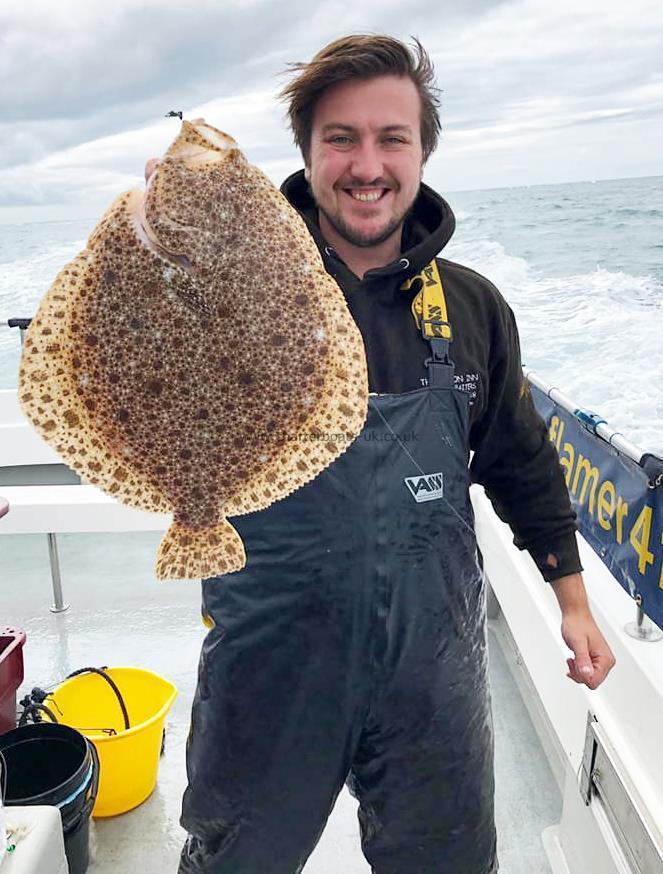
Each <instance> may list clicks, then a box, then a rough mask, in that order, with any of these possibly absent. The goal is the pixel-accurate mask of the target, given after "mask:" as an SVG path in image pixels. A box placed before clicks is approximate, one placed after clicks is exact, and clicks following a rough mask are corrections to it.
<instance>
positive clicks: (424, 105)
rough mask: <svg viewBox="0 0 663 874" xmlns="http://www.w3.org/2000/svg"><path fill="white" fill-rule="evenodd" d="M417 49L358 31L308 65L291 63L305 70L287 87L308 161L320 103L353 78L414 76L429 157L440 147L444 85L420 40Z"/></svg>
mask: <svg viewBox="0 0 663 874" xmlns="http://www.w3.org/2000/svg"><path fill="white" fill-rule="evenodd" d="M412 39H413V45H412V48H410V47H409V46H407V45H406V44H405V43H402V42H400V40H397V39H394V37H391V36H386V35H383V34H353V35H351V36H344V37H341V39H337V40H335V41H334V42H332V43H330V44H329V45H328V46H325V47H324V48H323V49H321V50H320V51H319V52H318V53H317V55H315V57H314V58H313V60H312V61H310V62H309V63H308V64H305V63H299V64H290V65H289V67H288V72H297V73H299V75H298V76H297V77H296V78H295V79H293V80H292V81H291V82H290V83H289V84H288V85H286V87H285V88H284V89H283V90H282V91H281V93H280V94H279V97H280V98H281V100H284V101H286V102H287V104H288V116H289V119H290V127H291V129H292V133H293V135H294V139H295V145H297V146H298V147H299V149H300V150H301V153H302V155H303V156H304V161H305V162H306V163H308V158H309V152H310V147H311V129H312V126H313V113H314V111H315V106H316V103H317V101H318V100H319V98H320V96H321V94H322V92H323V91H324V90H325V88H328V87H329V86H330V85H333V84H335V83H337V82H342V81H344V80H346V79H349V78H355V79H373V78H375V77H376V76H408V77H409V78H410V79H411V80H412V81H413V82H414V84H415V85H416V87H417V91H418V92H419V97H420V99H421V146H422V150H423V159H424V162H426V160H427V159H428V158H429V157H430V155H431V154H432V153H433V152H434V151H435V148H436V146H437V141H438V138H439V135H440V115H439V106H440V99H439V96H438V95H439V89H438V88H437V87H436V86H435V71H434V69H433V64H432V62H431V59H430V57H429V55H428V53H427V52H426V50H425V49H424V47H423V46H422V45H421V43H420V42H419V40H418V39H416V38H415V37H413V38H412Z"/></svg>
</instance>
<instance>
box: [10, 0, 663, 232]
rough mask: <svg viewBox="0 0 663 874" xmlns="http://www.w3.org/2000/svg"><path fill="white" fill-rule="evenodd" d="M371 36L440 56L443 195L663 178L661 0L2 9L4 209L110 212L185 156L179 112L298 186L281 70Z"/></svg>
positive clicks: (272, 0)
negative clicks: (226, 136)
mask: <svg viewBox="0 0 663 874" xmlns="http://www.w3.org/2000/svg"><path fill="white" fill-rule="evenodd" d="M185 6H186V7H188V11H185ZM192 10H193V11H192ZM360 31H362V32H366V31H380V32H387V33H390V34H393V35H394V36H397V37H400V38H403V39H407V38H408V37H409V36H410V35H416V36H418V37H419V38H420V39H421V41H422V42H423V43H424V45H425V46H426V47H427V49H428V50H429V52H430V53H431V55H432V57H433V60H434V62H435V66H436V70H437V74H438V80H439V85H440V87H441V88H442V89H443V95H442V99H443V106H442V120H443V135H442V140H441V143H440V146H439V148H438V151H437V153H436V154H435V155H434V156H433V158H431V160H430V161H429V164H428V167H427V171H426V177H425V178H426V180H427V181H428V182H429V183H431V184H432V185H434V186H435V187H436V188H438V189H439V190H441V191H457V190H464V189H471V188H488V187H501V186H510V185H527V184H535V183H545V182H566V181H576V180H586V179H609V178H619V177H625V176H647V175H659V174H662V173H663V50H662V49H661V45H662V44H663V2H661V0H630V2H623V0H619V2H618V0H602V2H599V0H556V2H555V3H551V2H548V0H502V2H499V0H454V2H445V0H396V2H394V0H358V2H344V3H342V2H337V0H325V2H319V3H318V2H315V0H286V2H276V0H190V2H189V3H187V4H185V3H184V0H152V2H138V0H114V2H113V3H111V4H101V3H92V2H89V0H59V2H53V0H26V2H23V3H19V2H12V3H9V2H6V0H2V2H1V3H0V107H1V108H2V112H1V115H0V212H1V213H2V215H4V216H5V217H6V216H7V215H14V214H18V213H23V212H25V211H26V207H35V206H36V207H41V208H42V210H43V209H44V208H46V207H48V208H49V209H51V208H52V207H53V206H55V207H56V209H58V210H60V212H61V214H62V215H63V216H64V217H66V216H67V215H71V216H75V215H85V214H86V213H87V212H88V211H92V212H93V211H94V210H95V209H98V208H102V207H104V206H105V205H107V204H108V203H109V202H110V201H111V200H112V199H113V198H114V196H115V195H116V194H118V193H119V192H121V191H122V190H124V189H126V188H128V187H132V186H134V185H136V184H139V183H140V181H141V176H142V169H143V165H144V162H145V159H146V158H147V157H149V156H151V155H159V154H161V153H162V152H163V151H164V149H165V148H166V147H167V145H168V143H169V142H170V140H171V139H172V137H173V136H174V135H175V133H176V131H177V129H178V126H179V121H175V120H171V119H168V120H167V119H165V118H164V115H165V113H166V112H168V111H169V110H171V109H175V110H180V109H181V110H183V112H184V114H185V117H187V116H188V117H190V118H192V117H196V116H204V117H205V118H206V119H207V120H208V121H209V122H211V123H212V124H214V125H215V126H217V127H220V128H222V129H224V130H226V131H228V133H230V134H232V135H233V136H234V137H235V139H237V141H238V142H239V144H240V146H241V147H242V149H243V150H244V152H245V153H246V155H247V156H248V158H249V160H251V161H252V162H254V163H256V164H258V165H259V166H260V167H261V168H262V169H264V170H265V171H266V172H267V173H268V174H269V175H270V176H271V178H272V179H273V181H274V182H275V183H278V182H280V181H281V179H282V178H283V177H284V176H285V175H287V174H288V173H289V172H291V171H293V170H295V169H297V168H298V167H299V166H300V163H301V162H300V159H299V156H298V154H297V152H296V151H295V149H294V146H293V145H292V141H291V136H290V133H289V131H288V130H287V128H286V124H285V120H284V108H283V107H282V106H281V105H280V104H279V103H278V102H277V101H276V99H275V92H276V91H277V90H278V88H279V86H280V84H282V82H283V81H284V80H283V78H282V77H279V74H280V73H281V72H282V71H283V70H284V68H285V67H286V65H287V63H288V62H291V61H302V60H308V59H309V58H310V57H311V56H312V55H313V54H314V53H315V52H316V51H317V50H318V49H319V48H320V47H321V46H323V45H324V44H326V43H327V42H329V41H330V40H332V39H334V38H336V37H338V36H341V35H343V34H346V33H351V32H360ZM39 211H41V210H28V212H39Z"/></svg>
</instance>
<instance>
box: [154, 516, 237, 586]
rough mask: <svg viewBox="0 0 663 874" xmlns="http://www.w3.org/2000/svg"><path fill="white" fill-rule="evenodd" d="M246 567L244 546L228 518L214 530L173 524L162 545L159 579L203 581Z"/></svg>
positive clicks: (158, 556)
mask: <svg viewBox="0 0 663 874" xmlns="http://www.w3.org/2000/svg"><path fill="white" fill-rule="evenodd" d="M245 564H246V553H245V551H244V544H243V543H242V539H241V537H240V536H239V534H238V533H237V532H236V531H235V529H234V528H233V526H232V525H231V524H230V522H228V520H227V519H222V520H221V521H220V522H219V523H218V525H215V526H214V527H213V528H188V527H187V526H186V525H182V523H181V522H173V524H172V525H171V526H170V528H169V529H168V531H166V534H165V536H164V538H163V540H162V541H161V543H160V544H159V551H158V552H157V563H156V568H155V572H156V577H157V579H158V580H173V579H188V580H199V579H204V578H206V577H215V576H218V575H219V574H228V573H232V571H238V570H240V569H241V568H243V567H244V565H245Z"/></svg>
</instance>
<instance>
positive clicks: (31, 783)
mask: <svg viewBox="0 0 663 874" xmlns="http://www.w3.org/2000/svg"><path fill="white" fill-rule="evenodd" d="M0 752H1V753H2V754H3V756H4V758H5V761H6V763H7V792H6V795H5V804H6V805H7V806H8V807H11V806H19V805H20V806H24V805H35V804H49V805H51V806H53V807H57V808H59V810H60V816H61V817H62V831H63V833H64V850H65V854H66V856H67V862H68V863H69V874H85V872H86V871H87V867H88V864H89V861H90V855H89V837H90V814H91V813H92V808H93V807H94V802H95V800H96V797H97V788H98V786H99V759H98V757H97V751H96V750H95V748H94V745H93V744H92V743H91V742H90V741H88V740H87V739H86V738H84V737H83V735H82V734H80V732H78V731H76V730H75V729H73V728H69V726H67V725H58V724H56V723H51V722H40V723H37V724H35V725H24V726H22V727H21V728H15V729H13V730H12V731H8V732H7V733H6V734H3V735H1V736H0Z"/></svg>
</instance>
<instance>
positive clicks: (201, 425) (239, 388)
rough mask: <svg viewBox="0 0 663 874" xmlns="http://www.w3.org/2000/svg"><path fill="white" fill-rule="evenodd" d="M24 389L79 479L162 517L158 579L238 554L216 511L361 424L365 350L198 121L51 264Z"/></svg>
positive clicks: (242, 170)
mask: <svg viewBox="0 0 663 874" xmlns="http://www.w3.org/2000/svg"><path fill="white" fill-rule="evenodd" d="M19 399H20V402H21V404H22V407H23V410H24V412H25V414H26V416H27V417H28V419H29V420H30V421H31V422H32V424H33V426H34V427H35V428H36V430H37V431H38V432H39V434H41V436H42V437H43V438H44V439H45V440H46V441H47V442H48V443H49V444H50V445H51V446H52V447H53V448H54V449H55V450H56V451H57V452H58V453H60V455H61V456H62V458H63V460H64V461H65V463H66V464H67V465H68V466H69V467H71V468H72V469H73V470H75V471H76V472H77V473H79V474H80V476H81V477H82V478H83V480H84V481H86V482H88V483H91V484H93V485H96V486H98V487H99V488H100V489H102V490H104V491H105V492H107V493H108V494H110V495H112V496H113V497H114V498H116V499H117V500H118V501H120V502H122V503H125V504H128V505H130V506H132V507H136V508H138V509H141V510H148V511H153V512H168V513H172V514H173V522H172V524H171V526H170V527H169V529H168V531H167V532H166V534H165V536H164V538H163V540H162V541H161V544H160V546H159V550H158V555H157V560H156V576H157V578H159V579H173V578H187V579H197V578H200V577H209V576H214V575H217V574H223V573H229V572H232V571H235V570H239V569H240V568H241V567H243V566H244V564H245V563H246V554H245V551H244V546H243V544H242V541H241V538H240V537H239V535H238V533H237V531H236V530H235V529H234V528H233V527H232V525H231V524H230V522H229V521H228V517H231V518H232V517H233V516H238V515H241V514H244V513H251V512H255V511H258V510H262V509H265V508H266V507H268V506H269V505H270V504H272V503H273V502H274V501H278V500H280V499H282V498H284V497H286V496H287V495H289V494H290V493H292V492H293V491H294V490H296V489H297V488H300V487H301V486H303V485H304V484H305V483H307V482H309V481H310V480H312V479H313V478H314V477H316V476H317V475H318V474H319V473H320V472H321V471H322V470H324V469H325V468H326V467H327V466H328V465H330V464H331V463H332V462H333V461H335V460H336V459H337V458H338V457H339V456H340V455H341V454H342V453H343V452H344V451H345V450H346V449H347V448H348V446H349V445H350V443H351V442H352V440H354V439H355V438H356V437H357V436H358V435H359V433H360V432H361V429H362V427H363V424H364V421H365V418H366V411H367V403H368V382H367V371H366V355H365V350H364V346H363V342H362V338H361V335H360V333H359V331H358V329H357V327H356V325H355V323H354V321H353V319H352V316H351V315H350V313H349V311H348V309H347V306H346V304H345V301H344V298H343V295H342V292H341V291H340V289H339V287H338V286H337V285H336V283H335V282H334V281H333V279H331V278H330V277H329V275H328V274H327V273H326V271H325V269H324V266H323V264H322V261H321V259H320V256H319V253H318V251H317V248H316V246H315V244H314V243H313V241H312V239H311V237H310V235H309V233H308V231H307V229H306V226H305V225H304V223H303V221H302V220H301V218H300V217H299V216H298V214H297V213H296V212H295V210H294V209H292V207H291V206H290V205H289V204H288V202H287V201H286V200H285V198H284V197H283V196H282V195H281V194H280V192H279V191H277V189H276V188H275V187H274V186H273V185H272V184H271V182H270V181H269V180H268V179H267V177H266V176H265V175H264V174H263V173H262V172H261V171H260V170H258V169H257V168H256V167H254V166H252V165H251V164H249V163H248V162H247V160H246V159H245V157H244V155H243V154H242V152H241V151H240V149H239V148H238V146H237V143H236V142H235V141H234V140H233V139H232V137H230V136H229V135H227V134H225V133H222V132H221V131H219V130H217V129H216V128H214V127H212V126H211V125H208V124H206V123H205V122H204V121H203V120H202V119H198V120H196V121H194V122H189V121H184V122H183V124H182V127H181V130H180V132H179V134H178V136H177V137H176V139H175V140H174V142H173V143H172V145H171V146H170V148H169V149H168V151H167V152H166V154H165V156H164V157H163V159H162V160H161V161H160V162H159V163H158V165H157V169H156V171H155V172H154V174H153V175H152V176H151V177H150V180H149V183H148V185H147V188H146V190H145V192H142V191H139V190H132V191H128V192H126V193H124V194H122V195H120V197H118V198H117V199H116V200H115V202H114V203H113V204H112V206H111V207H110V208H109V209H108V211H107V212H106V213H105V214H104V216H103V217H102V219H101V220H100V221H99V223H98V224H97V226H96V227H95V228H94V230H93V231H92V234H91V235H90V238H89V240H88V243H87V246H86V248H85V249H84V250H83V251H82V252H81V253H80V254H79V255H77V256H76V257H75V258H74V260H73V261H72V262H71V263H69V264H68V265H67V266H66V267H64V269H63V270H62V271H61V272H60V273H59V274H58V276H57V277H56V279H55V281H54V282H53V285H52V286H51V288H50V289H49V291H48V292H47V293H46V295H45V296H44V298H43V300H42V302H41V304H40V306H39V309H38V312H37V314H36V316H35V318H34V319H33V321H32V324H31V325H30V328H29V330H28V333H27V337H26V341H25V346H24V349H23V355H22V360H21V368H20V376H19Z"/></svg>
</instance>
